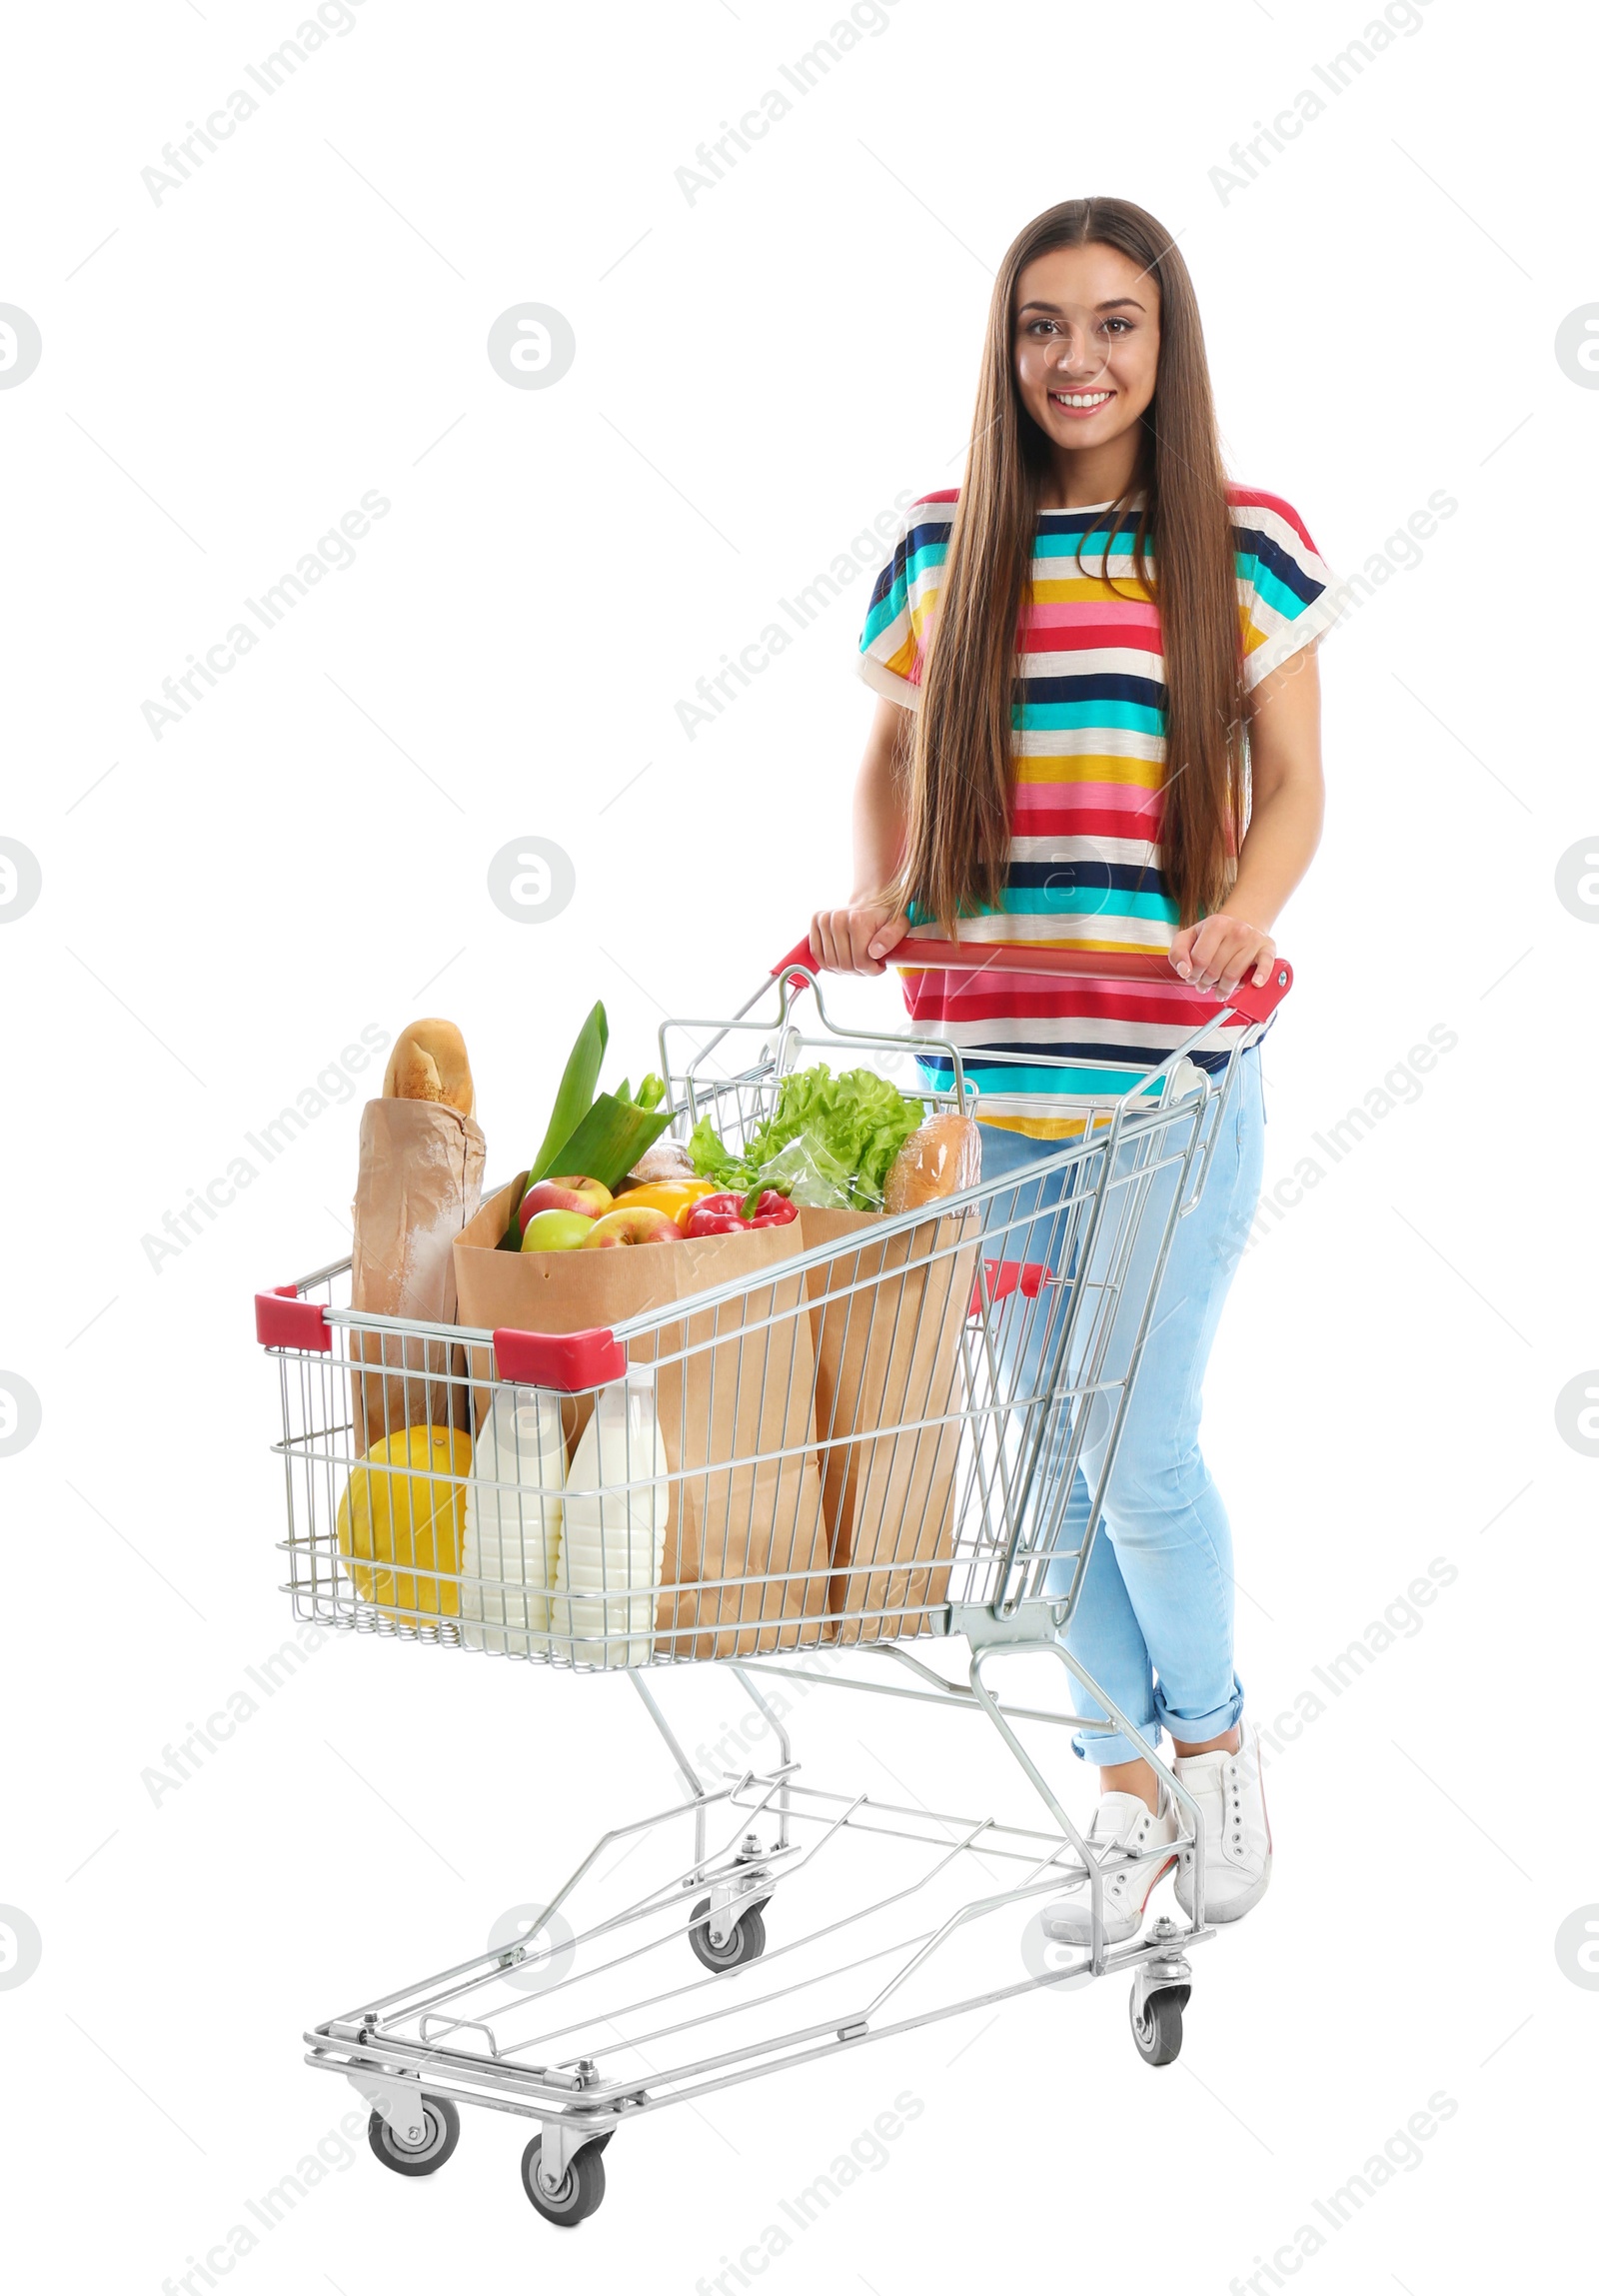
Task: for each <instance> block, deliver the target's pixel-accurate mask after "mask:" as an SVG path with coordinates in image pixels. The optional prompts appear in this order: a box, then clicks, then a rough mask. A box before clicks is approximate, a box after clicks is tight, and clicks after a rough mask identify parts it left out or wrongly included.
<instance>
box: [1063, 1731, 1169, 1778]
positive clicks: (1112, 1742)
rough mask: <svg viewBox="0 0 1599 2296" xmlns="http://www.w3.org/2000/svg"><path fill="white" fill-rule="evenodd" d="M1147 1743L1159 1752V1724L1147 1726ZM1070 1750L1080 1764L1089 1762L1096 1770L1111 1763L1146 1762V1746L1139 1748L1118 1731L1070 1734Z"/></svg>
mask: <svg viewBox="0 0 1599 2296" xmlns="http://www.w3.org/2000/svg"><path fill="white" fill-rule="evenodd" d="M1149 1742H1150V1745H1152V1746H1153V1747H1154V1749H1155V1751H1156V1753H1159V1751H1160V1724H1159V1723H1158V1722H1151V1723H1150V1724H1149ZM1071 1750H1072V1752H1073V1753H1074V1754H1075V1755H1076V1757H1077V1759H1078V1760H1079V1761H1081V1762H1090V1763H1091V1764H1092V1765H1093V1767H1094V1768H1095V1769H1096V1770H1102V1769H1108V1768H1109V1766H1110V1764H1111V1763H1112V1762H1146V1761H1147V1760H1148V1759H1149V1748H1148V1746H1140V1745H1139V1744H1138V1743H1137V1742H1136V1741H1135V1740H1134V1739H1132V1738H1129V1737H1127V1736H1125V1735H1124V1733H1123V1732H1122V1731H1120V1730H1095V1731H1093V1732H1092V1733H1091V1734H1090V1735H1089V1736H1086V1737H1085V1736H1084V1735H1083V1733H1082V1732H1081V1731H1080V1730H1073V1731H1072V1733H1071Z"/></svg>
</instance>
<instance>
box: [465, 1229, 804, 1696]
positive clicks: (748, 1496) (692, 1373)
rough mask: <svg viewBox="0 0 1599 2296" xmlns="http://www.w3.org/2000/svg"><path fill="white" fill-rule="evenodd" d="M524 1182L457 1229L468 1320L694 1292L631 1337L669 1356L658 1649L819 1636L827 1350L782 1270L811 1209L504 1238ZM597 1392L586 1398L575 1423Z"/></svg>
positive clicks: (618, 1311)
mask: <svg viewBox="0 0 1599 2296" xmlns="http://www.w3.org/2000/svg"><path fill="white" fill-rule="evenodd" d="M514 1192H515V1191H514V1187H509V1188H504V1189H502V1190H501V1191H500V1193H499V1194H498V1195H496V1196H494V1197H492V1198H491V1199H490V1201H489V1202H487V1203H486V1204H485V1205H484V1206H483V1209H482V1210H481V1211H480V1212H479V1214H478V1217H477V1218H476V1219H475V1220H474V1221H472V1222H471V1224H470V1225H469V1226H468V1227H467V1228H466V1229H464V1230H463V1232H462V1234H461V1235H460V1236H459V1237H458V1238H457V1241H456V1246H455V1260H456V1284H457V1291H458V1297H459V1310H460V1317H461V1321H462V1322H463V1324H466V1325H470V1326H472V1327H474V1328H477V1329H482V1330H497V1329H512V1330H522V1331H583V1330H589V1329H593V1328H597V1327H598V1328H607V1327H610V1326H612V1325H615V1324H617V1323H620V1322H623V1321H625V1320H626V1319H628V1318H629V1317H632V1316H635V1315H642V1314H649V1313H652V1312H655V1311H658V1310H660V1309H662V1308H666V1307H671V1306H674V1305H677V1304H680V1303H681V1305H682V1307H683V1310H684V1311H683V1313H682V1315H681V1316H675V1317H673V1318H672V1320H671V1321H670V1322H667V1323H665V1324H663V1325H662V1327H661V1328H660V1329H659V1330H657V1331H654V1332H651V1333H648V1334H646V1335H645V1336H644V1337H643V1338H642V1339H638V1340H636V1341H635V1342H634V1343H633V1346H632V1350H631V1352H632V1353H633V1355H634V1356H635V1358H636V1359H637V1360H640V1361H654V1362H655V1363H656V1364H657V1365H658V1370H657V1377H656V1412H657V1416H658V1418H659V1420H660V1422H661V1433H662V1441H663V1446H664V1448H665V1450H666V1454H667V1463H668V1468H669V1472H670V1476H671V1482H670V1490H671V1504H670V1508H669V1512H668V1518H667V1533H666V1559H665V1563H664V1565H663V1592H662V1594H661V1596H660V1597H659V1599H658V1602H657V1606H656V1637H655V1642H656V1650H657V1652H658V1653H659V1654H662V1655H665V1656H669V1657H678V1658H689V1657H693V1658H713V1657H715V1658H731V1657H737V1656H751V1655H754V1654H756V1653H757V1652H762V1651H770V1650H779V1649H798V1648H799V1646H800V1645H801V1644H802V1643H808V1642H814V1641H817V1640H818V1639H819V1638H820V1634H821V1613H822V1611H823V1610H824V1608H825V1605H826V1596H827V1577H828V1569H829V1553H828V1541H827V1535H826V1531H825V1529H824V1527H823V1524H822V1517H821V1478H820V1475H819V1473H818V1471H817V1466H816V1458H815V1451H814V1431H813V1430H814V1421H813V1411H814V1385H815V1357H814V1352H813V1349H812V1346H811V1335H810V1316H809V1311H808V1306H807V1302H806V1298H805V1293H804V1287H803V1285H802V1283H801V1281H800V1278H799V1275H798V1274H789V1275H785V1274H784V1273H783V1266H784V1262H785V1261H787V1260H789V1259H792V1258H793V1257H794V1255H795V1253H796V1252H798V1251H799V1250H800V1249H801V1248H802V1239H801V1232H800V1226H799V1221H798V1220H795V1221H792V1222H790V1223H789V1224H788V1225H786V1226H783V1227H770V1228H753V1229H750V1230H749V1231H748V1232H746V1233H742V1234H739V1235H726V1236H706V1237H703V1238H700V1239H697V1240H695V1241H693V1242H684V1243H663V1244H643V1245H636V1246H633V1247H625V1248H620V1249H616V1250H609V1251H524V1252H515V1253H513V1252H509V1251H497V1250H496V1249H495V1245H496V1244H497V1243H498V1242H499V1239H500V1237H501V1236H502V1235H503V1234H504V1232H505V1227H506V1222H507V1220H508V1219H509V1218H510V1216H511V1200H512V1196H513V1194H514ZM730 1282H738V1283H739V1284H740V1285H741V1286H743V1287H744V1288H742V1289H741V1292H740V1293H739V1295H738V1296H736V1297H735V1298H733V1299H731V1300H728V1301H725V1302H724V1303H723V1304H721V1305H720V1306H716V1307H701V1308H699V1309H696V1307H695V1304H694V1296H695V1294H696V1293H697V1292H703V1291H705V1290H707V1289H710V1288H713V1287H715V1286H718V1285H721V1284H724V1283H730ZM487 1352H488V1351H487V1349H485V1348H482V1347H477V1346H474V1347H471V1348H470V1349H469V1355H470V1358H471V1375H472V1377H473V1378H474V1380H487V1379H488V1378H489V1377H491V1376H492V1366H491V1364H490V1363H489V1362H488V1361H487V1359H486V1358H487ZM588 1407H589V1406H588V1404H587V1401H585V1402H584V1403H583V1405H582V1406H581V1408H580V1409H579V1410H578V1411H576V1412H574V1413H573V1414H572V1416H571V1420H570V1423H569V1429H568V1432H569V1437H570V1438H571V1440H573V1441H575V1440H576V1438H577V1435H578V1434H579V1433H580V1432H581V1426H582V1419H583V1418H584V1417H586V1416H587V1411H588ZM775 1453H781V1454H783V1455H782V1456H773V1455H763V1454H775ZM717 1581H727V1582H730V1583H723V1584H718V1583H716V1582H717Z"/></svg>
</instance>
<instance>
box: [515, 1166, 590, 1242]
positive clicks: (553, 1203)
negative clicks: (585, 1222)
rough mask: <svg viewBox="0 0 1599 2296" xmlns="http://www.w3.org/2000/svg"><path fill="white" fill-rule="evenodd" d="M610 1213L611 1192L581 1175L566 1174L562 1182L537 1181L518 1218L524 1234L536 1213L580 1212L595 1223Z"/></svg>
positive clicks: (574, 1173)
mask: <svg viewBox="0 0 1599 2296" xmlns="http://www.w3.org/2000/svg"><path fill="white" fill-rule="evenodd" d="M610 1209H611V1190H610V1188H608V1187H606V1186H604V1185H602V1183H601V1182H600V1181H599V1180H597V1179H586V1178H585V1177H584V1175H583V1173H582V1172H581V1171H580V1172H571V1173H569V1174H568V1175H567V1177H566V1178H565V1179H536V1180H535V1181H534V1183H533V1185H532V1187H530V1188H529V1190H528V1192H527V1194H526V1195H525V1196H524V1197H523V1199H522V1209H521V1211H520V1212H519V1214H518V1217H519V1218H520V1219H521V1221H522V1225H523V1229H524V1232H526V1229H527V1225H528V1222H529V1220H530V1219H532V1217H533V1215H534V1213H535V1212H536V1211H581V1212H582V1213H583V1215H584V1217H585V1218H586V1219H598V1218H599V1216H600V1214H601V1212H603V1211H609V1210H610Z"/></svg>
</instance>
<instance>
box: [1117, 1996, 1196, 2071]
mask: <svg viewBox="0 0 1599 2296" xmlns="http://www.w3.org/2000/svg"><path fill="white" fill-rule="evenodd" d="M1188 1990H1189V1989H1188V1987H1187V1986H1186V1985H1165V1986H1162V1987H1161V1989H1160V1991H1159V1992H1158V1993H1151V1994H1149V1995H1148V1996H1147V1997H1146V1999H1145V2001H1144V2005H1143V2015H1142V2016H1141V2017H1140V2016H1139V2014H1138V1988H1137V1986H1136V1985H1135V1986H1134V1987H1133V1989H1132V1997H1131V1999H1130V2000H1129V2001H1128V2003H1127V2011H1128V2015H1129V2017H1130V2018H1131V2021H1132V2040H1133V2046H1134V2047H1135V2048H1136V2050H1137V2052H1138V2054H1139V2056H1140V2057H1142V2059H1143V2061H1144V2063H1145V2064H1146V2065H1169V2064H1171V2063H1173V2062H1174V2061H1175V2059H1176V2055H1177V2051H1178V2050H1179V2049H1180V2048H1181V2047H1182V2012H1183V2008H1184V2006H1185V2004H1186V2002H1187V1999H1188Z"/></svg>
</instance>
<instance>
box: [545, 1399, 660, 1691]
mask: <svg viewBox="0 0 1599 2296" xmlns="http://www.w3.org/2000/svg"><path fill="white" fill-rule="evenodd" d="M666 1473H667V1454H666V1447H665V1445H664V1443H663V1442H662V1439H661V1425H660V1421H659V1420H658V1418H657V1416H656V1382H655V1370H654V1367H653V1366H652V1365H651V1364H649V1363H630V1364H629V1365H628V1370H627V1375H626V1377H625V1378H621V1379H618V1380H617V1381H615V1382H614V1384H612V1385H611V1386H608V1387H602V1388H601V1390H600V1394H599V1398H598V1400H597V1402H596V1404H595V1409H594V1416H593V1417H592V1418H591V1419H590V1421H589V1424H588V1425H587V1427H585V1429H584V1431H583V1435H582V1438H581V1440H580V1441H579V1444H578V1447H577V1450H576V1451H575V1452H574V1454H573V1459H572V1468H571V1471H570V1473H569V1474H568V1476H567V1494H566V1500H565V1505H564V1509H563V1514H562V1524H561V1550H560V1554H559V1556H558V1557H557V1561H556V1571H555V1577H554V1578H553V1580H552V1581H551V1596H550V1630H551V1635H552V1637H553V1639H552V1654H553V1655H554V1656H555V1658H556V1659H557V1660H558V1661H559V1660H560V1659H561V1658H563V1657H565V1656H568V1655H570V1656H571V1657H572V1658H573V1659H575V1660H576V1661H578V1662H579V1663H580V1664H588V1665H592V1666H600V1665H606V1666H643V1665H645V1664H647V1663H648V1661H649V1657H650V1649H651V1643H652V1640H653V1638H654V1627H655V1615H656V1597H655V1595H654V1593H653V1592H651V1591H650V1589H651V1588H653V1587H655V1586H657V1585H659V1583H660V1580H661V1573H662V1570H663V1567H664V1565H665V1561H666V1544H667V1507H668V1486H667V1483H666V1479H665V1477H666ZM569 1635H570V1636H571V1637H572V1640H571V1641H570V1642H569V1641H567V1640H565V1639H564V1637H566V1636H569Z"/></svg>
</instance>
